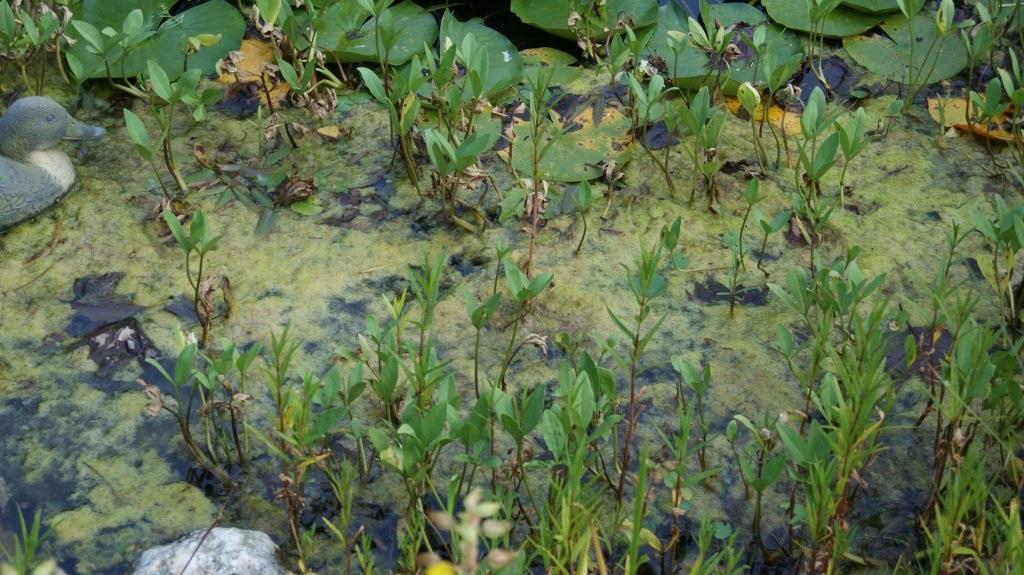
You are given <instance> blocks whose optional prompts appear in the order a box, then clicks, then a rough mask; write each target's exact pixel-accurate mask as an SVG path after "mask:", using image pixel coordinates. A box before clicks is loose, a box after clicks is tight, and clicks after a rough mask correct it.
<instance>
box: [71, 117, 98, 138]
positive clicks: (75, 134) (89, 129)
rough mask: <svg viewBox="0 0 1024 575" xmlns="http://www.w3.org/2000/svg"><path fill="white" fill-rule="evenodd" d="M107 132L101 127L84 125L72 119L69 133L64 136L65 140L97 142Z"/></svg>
mask: <svg viewBox="0 0 1024 575" xmlns="http://www.w3.org/2000/svg"><path fill="white" fill-rule="evenodd" d="M106 133H107V130H106V129H104V128H101V127H99V126H90V125H88V124H83V123H81V122H79V121H78V120H76V119H74V118H71V121H70V122H69V123H68V130H67V133H65V134H64V139H65V140H96V139H99V138H102V137H103V135H104V134H106Z"/></svg>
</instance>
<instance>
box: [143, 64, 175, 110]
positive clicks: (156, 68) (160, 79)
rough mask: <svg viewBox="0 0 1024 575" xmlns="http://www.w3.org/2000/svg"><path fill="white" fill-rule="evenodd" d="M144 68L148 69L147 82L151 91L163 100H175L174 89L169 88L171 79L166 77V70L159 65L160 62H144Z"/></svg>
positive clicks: (171, 101)
mask: <svg viewBox="0 0 1024 575" xmlns="http://www.w3.org/2000/svg"><path fill="white" fill-rule="evenodd" d="M146 68H147V69H148V71H149V82H150V86H152V88H153V93H154V94H156V95H157V96H159V97H160V99H162V100H163V101H164V102H168V103H173V102H175V100H176V99H175V98H174V90H173V89H172V88H171V80H170V78H168V77H167V72H165V71H164V69H163V68H161V67H160V64H157V62H156V60H150V61H148V62H146Z"/></svg>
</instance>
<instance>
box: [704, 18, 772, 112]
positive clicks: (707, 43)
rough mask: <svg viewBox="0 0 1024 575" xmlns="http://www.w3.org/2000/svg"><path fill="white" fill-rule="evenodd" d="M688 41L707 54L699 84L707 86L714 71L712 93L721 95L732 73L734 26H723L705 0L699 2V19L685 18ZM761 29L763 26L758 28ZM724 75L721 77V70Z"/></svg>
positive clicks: (735, 47) (735, 48)
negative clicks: (705, 64) (705, 71)
mask: <svg viewBox="0 0 1024 575" xmlns="http://www.w3.org/2000/svg"><path fill="white" fill-rule="evenodd" d="M687 27H688V30H689V38H690V43H691V44H692V45H693V46H694V47H696V48H697V49H698V50H701V51H703V52H705V53H706V54H707V56H708V73H707V74H706V75H705V77H704V78H703V80H702V81H701V85H703V86H707V85H708V84H709V82H708V80H709V79H710V77H711V74H712V73H714V75H715V79H714V82H711V83H710V84H711V86H712V90H711V91H712V94H713V95H714V96H715V98H716V99H717V98H718V96H720V95H721V90H722V88H723V87H724V86H725V85H726V84H728V83H729V79H730V78H731V74H732V66H731V60H732V57H733V56H732V55H733V53H734V52H735V51H736V50H737V46H736V45H735V43H734V38H733V30H734V29H735V28H736V27H735V26H723V25H721V24H720V23H719V22H718V21H717V20H716V19H715V18H714V17H713V15H712V11H711V5H710V4H709V3H708V1H707V0H701V2H700V21H698V20H697V19H695V18H694V17H693V16H690V17H688V18H687ZM759 29H761V30H763V28H759ZM723 70H724V71H725V77H724V78H723V77H722V71H723Z"/></svg>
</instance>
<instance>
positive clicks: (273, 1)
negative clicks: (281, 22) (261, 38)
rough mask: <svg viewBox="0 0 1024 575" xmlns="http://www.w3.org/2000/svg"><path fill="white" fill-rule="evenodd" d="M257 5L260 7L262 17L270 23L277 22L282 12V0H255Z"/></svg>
mask: <svg viewBox="0 0 1024 575" xmlns="http://www.w3.org/2000/svg"><path fill="white" fill-rule="evenodd" d="M255 2H256V7H257V8H259V9H260V17H262V18H263V20H264V21H265V22H267V23H268V24H276V23H277V17H278V15H280V14H281V0H255Z"/></svg>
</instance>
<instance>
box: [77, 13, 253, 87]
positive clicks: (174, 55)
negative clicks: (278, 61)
mask: <svg viewBox="0 0 1024 575" xmlns="http://www.w3.org/2000/svg"><path fill="white" fill-rule="evenodd" d="M167 4H168V2H167V1H166V0H82V3H81V5H80V7H79V8H78V9H77V10H75V17H76V19H77V20H78V21H79V22H81V23H88V25H87V26H83V25H82V24H72V26H71V29H70V30H69V36H71V37H72V38H73V39H75V40H83V39H86V36H84V35H83V30H85V34H86V35H90V36H91V35H92V31H91V30H88V29H87V27H88V26H91V27H92V29H94V30H102V29H104V28H107V27H110V28H113V29H115V30H119V29H121V27H122V25H123V23H124V20H125V15H126V14H129V13H130V12H131V11H132V10H135V9H138V10H141V11H142V14H143V28H144V29H145V30H152V31H153V32H154V33H153V35H152V36H151V37H148V38H146V39H145V40H144V41H142V42H141V43H140V44H139V45H138V46H135V47H134V48H133V49H132V51H131V52H130V54H129V55H128V57H127V59H125V58H124V57H123V56H124V50H123V49H122V48H121V47H120V46H117V47H114V48H112V49H111V51H110V53H109V54H108V56H107V58H108V61H109V63H110V72H111V74H112V75H113V77H115V78H131V77H134V76H137V75H139V74H140V73H142V72H143V71H144V70H145V69H146V62H147V60H151V59H152V60H156V61H157V63H158V64H159V65H160V67H162V68H163V69H164V70H166V71H167V73H168V75H169V76H170V78H171V80H174V79H175V78H177V77H178V76H179V75H180V74H181V73H182V72H184V71H185V56H184V50H185V48H186V46H187V45H188V39H189V38H191V37H198V36H201V35H203V34H213V35H216V34H220V35H221V41H220V42H218V43H217V44H215V45H213V46H209V47H203V48H202V49H201V50H200V51H199V52H198V53H196V54H193V55H191V56H189V58H188V65H189V67H190V68H199V69H201V70H202V71H203V73H204V74H210V73H213V72H214V67H215V65H216V63H217V61H218V60H220V59H221V58H224V57H225V56H227V54H228V52H230V51H231V50H237V49H238V48H239V46H240V45H241V42H242V35H243V34H244V33H245V21H244V20H243V19H242V15H241V14H240V13H239V12H238V9H237V8H236V7H235V6H234V5H233V4H230V3H228V2H226V1H225V0H210V1H208V2H204V3H202V4H199V5H197V6H194V7H192V8H189V9H188V10H185V11H184V12H181V13H180V14H176V15H175V16H173V17H171V18H166V19H163V20H162V19H161V14H162V13H163V12H164V11H165V9H166V7H167ZM96 34H97V35H99V32H98V31H97V33H96ZM96 39H97V38H96V37H94V38H93V40H96ZM99 39H100V41H101V43H102V37H100V38H99ZM93 40H86V41H85V42H78V43H76V44H75V45H74V46H72V47H71V49H70V50H69V53H70V54H74V56H75V57H76V58H77V59H78V60H79V61H80V62H81V65H82V70H83V74H82V75H81V76H80V79H85V78H105V77H106V75H107V71H106V66H104V63H103V58H101V57H100V56H98V55H96V54H92V53H90V52H89V49H88V47H89V45H91V44H93ZM122 64H123V65H122Z"/></svg>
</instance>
